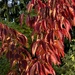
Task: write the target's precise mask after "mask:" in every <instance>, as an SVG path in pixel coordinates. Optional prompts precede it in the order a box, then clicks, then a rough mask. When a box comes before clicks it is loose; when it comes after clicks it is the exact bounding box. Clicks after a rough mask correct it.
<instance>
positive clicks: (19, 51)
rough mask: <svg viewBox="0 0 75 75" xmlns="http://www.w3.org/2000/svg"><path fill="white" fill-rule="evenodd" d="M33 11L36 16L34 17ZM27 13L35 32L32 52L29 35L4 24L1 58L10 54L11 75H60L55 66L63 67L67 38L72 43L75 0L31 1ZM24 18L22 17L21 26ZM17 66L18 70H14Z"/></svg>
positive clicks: (0, 39)
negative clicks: (28, 47)
mask: <svg viewBox="0 0 75 75" xmlns="http://www.w3.org/2000/svg"><path fill="white" fill-rule="evenodd" d="M32 9H34V11H35V13H36V15H34V16H31V15H30V12H31V11H32ZM27 11H28V15H27V18H26V24H27V25H28V26H29V27H30V28H32V29H33V31H32V35H31V38H32V45H31V49H30V51H28V50H27V42H28V40H27V37H26V36H25V35H23V34H21V33H19V32H18V31H16V30H14V29H11V28H9V27H7V26H5V25H3V24H1V23H0V41H2V44H1V48H0V55H2V54H3V53H5V54H6V56H7V58H8V59H9V61H10V63H11V68H12V69H11V71H10V72H9V73H8V75H12V74H13V75H18V73H19V74H20V75H50V74H51V75H56V73H55V71H54V69H53V67H52V64H54V65H60V64H61V58H62V57H64V56H65V53H64V38H65V37H66V38H68V39H69V40H71V36H70V30H72V26H75V0H31V1H30V2H29V3H28V5H27ZM23 16H24V14H22V15H20V17H21V18H20V24H22V21H23ZM15 65H18V67H17V68H18V71H17V69H13V66H15Z"/></svg>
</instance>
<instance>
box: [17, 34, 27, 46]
mask: <svg viewBox="0 0 75 75" xmlns="http://www.w3.org/2000/svg"><path fill="white" fill-rule="evenodd" d="M17 40H18V42H19V43H21V44H22V45H24V46H26V44H27V37H26V36H24V35H23V34H18V35H17Z"/></svg>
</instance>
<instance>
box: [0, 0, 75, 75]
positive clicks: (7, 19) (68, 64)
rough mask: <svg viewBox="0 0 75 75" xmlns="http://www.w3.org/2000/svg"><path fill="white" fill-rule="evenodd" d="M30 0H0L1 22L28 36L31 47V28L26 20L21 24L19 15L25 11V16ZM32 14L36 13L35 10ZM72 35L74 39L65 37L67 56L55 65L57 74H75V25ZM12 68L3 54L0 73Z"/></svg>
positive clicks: (3, 73)
mask: <svg viewBox="0 0 75 75" xmlns="http://www.w3.org/2000/svg"><path fill="white" fill-rule="evenodd" d="M29 1H30V0H0V22H2V23H4V24H6V25H8V26H9V27H11V28H13V29H15V30H18V31H19V32H21V33H23V34H24V35H26V36H27V37H28V41H29V48H30V45H31V38H30V36H31V33H32V29H30V28H29V27H28V26H27V25H26V24H25V22H24V23H23V25H22V27H21V26H20V24H19V16H20V14H22V13H24V14H25V17H26V15H27V13H26V6H27V4H28V2H29ZM31 15H32V16H33V15H35V13H34V10H33V11H32V12H31ZM70 33H71V36H72V41H71V42H70V41H69V40H68V39H66V38H65V39H64V45H65V57H64V58H61V61H62V62H61V63H62V64H61V65H60V66H56V65H54V69H55V71H56V75H75V27H73V29H72V30H71V31H70ZM9 70H10V63H9V61H8V60H7V58H6V57H5V55H3V56H2V57H0V75H6V74H7V72H8V71H9Z"/></svg>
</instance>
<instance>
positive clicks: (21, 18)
mask: <svg viewBox="0 0 75 75" xmlns="http://www.w3.org/2000/svg"><path fill="white" fill-rule="evenodd" d="M23 20H24V14H23V13H22V14H21V15H20V26H21V27H22V24H23Z"/></svg>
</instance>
